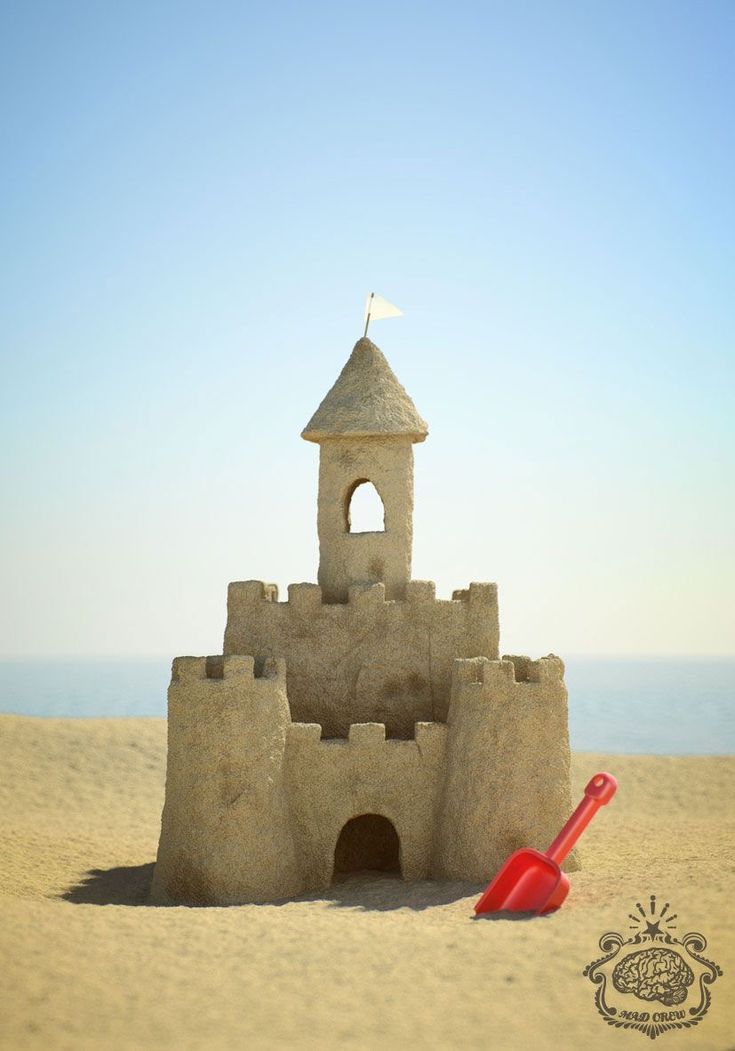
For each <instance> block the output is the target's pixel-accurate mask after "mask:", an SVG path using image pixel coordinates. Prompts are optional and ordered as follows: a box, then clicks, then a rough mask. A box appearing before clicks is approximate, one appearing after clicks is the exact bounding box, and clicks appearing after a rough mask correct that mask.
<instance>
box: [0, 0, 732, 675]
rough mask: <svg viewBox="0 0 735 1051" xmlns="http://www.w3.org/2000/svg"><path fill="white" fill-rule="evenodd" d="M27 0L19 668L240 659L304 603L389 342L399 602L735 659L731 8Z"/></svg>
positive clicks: (16, 311)
mask: <svg viewBox="0 0 735 1051" xmlns="http://www.w3.org/2000/svg"><path fill="white" fill-rule="evenodd" d="M117 8H118V9H117V10H115V9H113V5H108V4H84V3H65V4H55V3H54V4H52V3H49V4H36V3H33V2H24V3H15V4H6V5H4V8H3V13H2V15H1V16H0V51H1V54H0V98H1V99H2V111H3V112H2V144H3V162H2V165H0V192H1V195H2V196H1V199H2V202H3V224H2V238H3V244H2V249H3V250H2V262H1V263H0V266H1V268H2V274H1V275H0V277H1V280H0V312H1V316H2V347H3V370H2V375H3V381H2V392H1V394H0V397H1V398H2V423H1V428H2V429H1V433H0V439H1V441H2V460H3V463H2V481H3V493H4V500H3V513H2V518H1V520H0V551H1V552H2V555H1V556H0V560H1V563H2V566H1V574H0V589H1V590H2V595H3V601H2V603H0V608H1V609H2V619H1V620H0V653H1V654H4V655H7V656H26V655H28V656H30V655H69V656H78V655H87V654H90V655H112V654H120V655H137V654H173V653H187V652H193V653H197V652H212V653H213V652H217V651H218V650H219V649H220V648H221V637H222V630H223V627H224V602H225V589H226V584H227V582H228V580H231V579H247V578H251V577H262V578H264V579H268V580H275V581H277V582H278V583H279V584H280V585H281V586H282V587H285V585H286V584H287V583H288V582H289V581H291V580H313V579H315V577H316V563H317V546H316V528H315V517H316V515H315V494H316V478H317V454H318V450H317V448H316V446H313V445H310V444H307V443H304V442H303V441H301V439H300V438H299V432H300V430H301V428H302V427H303V425H304V424H305V422H306V421H307V420H308V418H309V416H310V415H311V413H312V412H313V410H314V409H315V408H316V405H317V404H318V403H319V401H320V399H321V398H322V396H323V395H324V393H325V392H326V390H327V389H328V387H329V386H330V385H331V383H332V382H333V380H334V378H335V377H336V375H337V373H338V372H339V370H340V368H341V367H342V364H343V363H344V361H345V359H346V358H347V356H348V354H349V352H350V350H351V347H352V344H353V342H354V341H355V339H356V338H357V337H358V336H359V335H360V331H361V318H362V302H363V298H364V295H365V293H366V292H367V291H369V290H370V289H371V288H374V289H376V290H377V291H379V292H381V293H382V294H384V295H385V296H387V297H388V298H389V299H391V300H393V301H394V302H396V303H398V305H399V306H400V307H402V309H403V310H404V311H405V317H404V318H401V319H397V320H391V321H384V322H380V323H378V324H376V325H375V326H374V329H373V330H372V331H371V335H372V336H373V338H374V339H375V341H376V342H377V343H378V344H379V345H380V346H381V347H382V349H383V351H384V352H385V353H386V355H387V357H388V359H389V360H390V362H391V364H392V366H393V368H394V369H395V371H396V373H397V375H398V376H399V378H400V379H401V381H402V382H403V383H404V384H405V385H406V387H407V388H408V390H409V391H410V393H411V394H412V396H413V397H414V400H415V402H416V405H417V407H418V409H419V411H420V412H421V413H422V415H423V416H424V417H425V418H426V419H427V421H428V423H429V426H430V432H431V433H430V436H429V439H428V440H427V442H426V443H425V444H424V445H421V446H418V447H417V450H416V500H417V507H416V515H415V522H414V526H415V548H414V576H416V577H418V578H431V579H435V580H437V582H438V585H439V590H440V593H441V594H443V595H448V594H449V592H450V590H451V589H452V588H453V587H460V586H464V585H466V583H467V582H468V581H469V580H470V579H481V580H482V579H491V580H497V581H498V583H499V585H500V596H501V616H502V629H503V633H502V640H503V645H504V648H505V649H506V650H510V651H513V652H531V653H534V654H536V653H539V652H548V651H549V650H554V651H556V652H561V653H562V654H564V653H591V654H594V653H608V654H617V653H625V654H633V653H639V654H645V653H661V654H666V653H698V654H706V653H735V615H734V614H733V603H732V595H733V593H734V592H735V566H734V562H735V557H734V555H733V547H734V544H733V536H735V497H734V495H733V459H734V456H733V451H734V446H735V442H734V437H735V433H734V432H735V413H734V412H733V380H734V379H735V376H734V373H735V367H734V364H733V360H734V346H735V341H734V339H733V336H734V335H735V317H734V315H735V308H734V306H733V303H734V300H735V297H734V295H733V278H734V276H735V265H734V263H735V204H734V200H735V194H734V193H733V186H734V185H735V164H734V163H733V162H734V159H735V122H734V121H733V116H732V114H733V112H734V111H735V90H734V88H735V73H734V72H733V60H732V56H733V53H734V49H735V4H733V3H709V2H697V3H682V2H666V3H657V2H647V3H645V4H641V3H638V2H635V3H624V2H618V0H616V2H608V3H552V2H546V3H523V4H493V3H479V2H478V3H466V2H465V3H462V2H459V3H453V4H451V5H447V4H441V5H440V4H432V3H423V4H385V3H373V4H370V5H369V6H367V7H366V6H364V5H362V6H361V5H356V4H355V5H351V4H344V3H340V4H337V3H335V4H325V3H318V2H317V3H313V4H308V5H307V4H302V3H299V4H296V3H275V4H269V5H265V4H263V5H254V4H234V3H233V4H227V3H220V4H187V3H171V4H164V3H145V4H142V3H140V4H138V3H126V4H123V5H117Z"/></svg>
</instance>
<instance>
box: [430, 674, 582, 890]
mask: <svg viewBox="0 0 735 1051" xmlns="http://www.w3.org/2000/svg"><path fill="white" fill-rule="evenodd" d="M563 673H564V665H563V663H562V661H561V660H560V659H559V658H558V657H543V658H541V660H538V661H531V660H529V658H528V657H504V658H503V659H502V660H500V661H489V660H487V659H485V658H484V657H477V658H475V659H472V660H458V661H456V662H455V665H454V670H453V678H452V697H451V703H450V707H449V715H448V739H447V759H446V768H447V773H446V781H445V786H444V796H443V800H442V806H441V816H440V819H439V826H438V834H437V851H436V860H435V874H436V875H437V877H439V878H449V879H472V880H477V881H485V880H487V879H489V878H490V877H491V876H492V875H493V874H494V873H495V872H496V871H497V870H498V868H499V867H500V866H501V865H502V863H503V862H504V861H505V859H506V858H507V857H508V856H509V855H510V854H512V853H513V851H514V850H517V849H519V848H520V847H535V848H536V849H538V850H541V851H544V850H546V849H547V847H548V846H549V845H550V844H551V842H552V840H553V839H554V838H555V836H556V834H557V833H558V832H559V830H560V829H561V827H562V825H563V824H564V822H565V821H566V820H567V818H568V817H569V815H570V813H571V798H570V792H569V736H568V730H567V693H566V688H565V686H564V682H563ZM565 867H566V868H567V869H568V870H573V869H575V868H577V867H578V865H577V861H576V858H575V857H574V855H570V858H569V860H568V862H567V865H566V866H565Z"/></svg>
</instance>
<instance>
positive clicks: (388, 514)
mask: <svg viewBox="0 0 735 1051" xmlns="http://www.w3.org/2000/svg"><path fill="white" fill-rule="evenodd" d="M411 442H412V439H410V438H395V437H391V438H387V437H371V438H362V439H356V438H355V437H349V438H328V439H327V438H324V439H322V441H321V443H320V447H319V501H318V514H317V530H318V533H319V574H318V580H319V584H320V586H321V588H322V590H323V592H324V596H325V599H326V601H327V602H345V601H346V600H347V589H348V588H349V587H350V586H351V585H352V584H365V583H380V582H382V583H384V584H385V591H386V595H387V596H388V598H390V599H394V598H402V597H403V592H404V588H405V586H406V584H407V583H408V581H409V580H410V579H411V544H412V538H413V446H412V444H411ZM359 481H370V482H372V483H373V485H374V486H375V488H376V489H377V490H378V493H379V494H380V497H381V499H382V501H383V507H384V509H385V531H384V532H377V531H376V532H369V533H351V532H350V531H349V525H348V506H349V501H350V497H351V495H352V491H353V488H354V485H355V483H356V482H359Z"/></svg>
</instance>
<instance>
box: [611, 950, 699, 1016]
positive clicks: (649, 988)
mask: <svg viewBox="0 0 735 1051" xmlns="http://www.w3.org/2000/svg"><path fill="white" fill-rule="evenodd" d="M612 980H613V985H614V986H615V988H616V989H617V990H618V992H619V993H633V994H634V995H635V996H637V997H638V998H639V999H641V1000H659V1001H660V1002H661V1003H662V1004H665V1005H666V1006H667V1007H672V1006H673V1005H674V1004H680V1003H682V1001H684V1000H686V997H687V987H688V986H690V985H691V984H692V982H693V981H694V972H693V971H692V969H691V967H689V966H688V964H687V963H686V962H685V961H684V960H683V959H682V958H681V956H679V954H678V952H672V950H671V949H662V948H655V949H643V950H642V951H641V952H634V953H631V954H630V956H626V957H625V959H623V960H620V962H619V963H618V964H617V965H616V967H615V970H614V971H613V975H612Z"/></svg>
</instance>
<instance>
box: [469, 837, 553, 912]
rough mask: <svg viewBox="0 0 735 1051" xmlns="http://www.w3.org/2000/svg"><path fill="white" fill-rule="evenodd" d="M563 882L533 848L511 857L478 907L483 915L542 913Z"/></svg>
mask: <svg viewBox="0 0 735 1051" xmlns="http://www.w3.org/2000/svg"><path fill="white" fill-rule="evenodd" d="M560 880H561V872H560V870H559V866H558V865H555V864H554V862H553V861H550V860H549V858H547V857H546V855H545V854H541V853H540V852H539V851H538V850H532V849H531V848H530V847H529V848H528V849H526V850H517V851H516V852H515V854H511V856H510V857H509V858H508V860H507V861H506V862H505V864H504V865H503V867H502V868H501V869H500V871H499V872H498V874H497V875H496V876H495V878H494V879H493V880H492V882H491V883H490V884H489V886H488V888H487V890H486V891H485V893H484V894H483V895H482V897H481V898H480V900H479V901H478V903H477V904H476V905H475V912H476V913H477V915H478V916H479V915H480V913H483V912H542V911H543V909H544V906H545V905H546V904H547V902H548V901H549V899H550V898H551V896H552V895H553V894H554V892H555V891H556V889H557V886H558V885H559V881H560Z"/></svg>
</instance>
